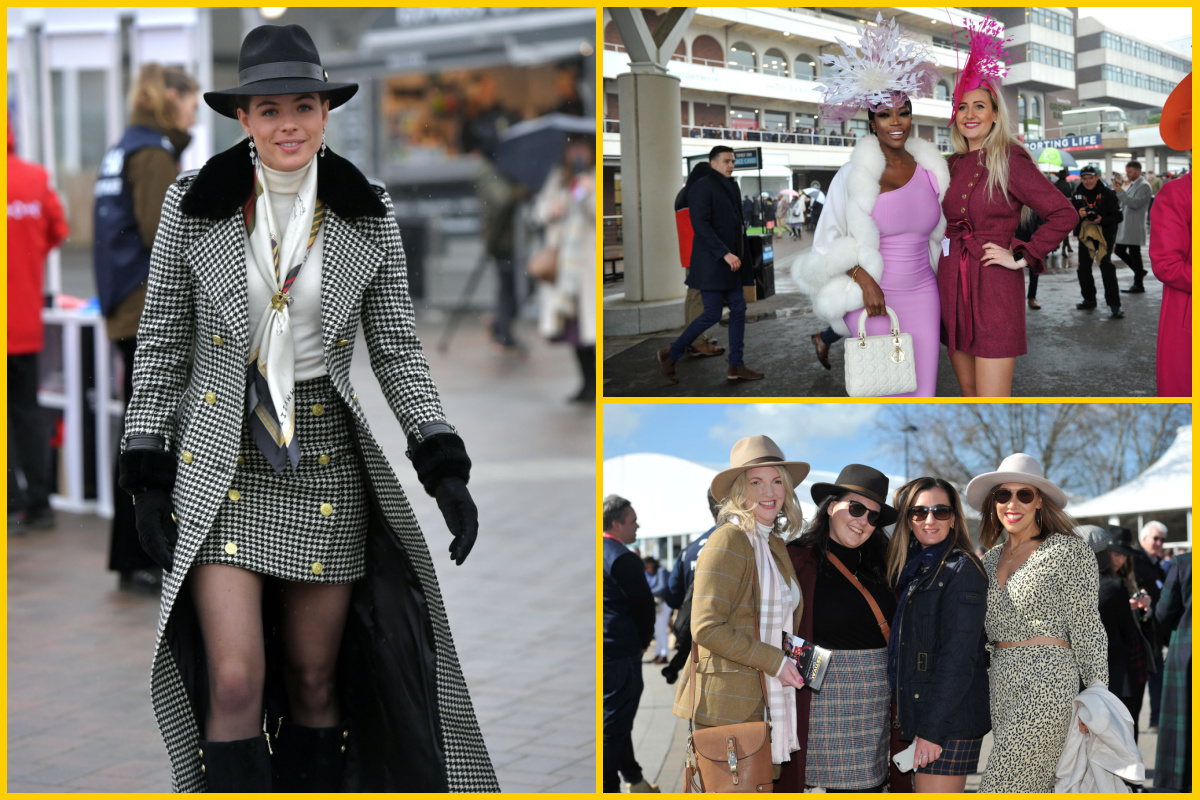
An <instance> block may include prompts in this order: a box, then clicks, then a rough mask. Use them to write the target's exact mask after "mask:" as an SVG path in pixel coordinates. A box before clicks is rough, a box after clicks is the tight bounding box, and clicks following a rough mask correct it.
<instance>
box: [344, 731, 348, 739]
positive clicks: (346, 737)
mask: <svg viewBox="0 0 1200 800" xmlns="http://www.w3.org/2000/svg"><path fill="white" fill-rule="evenodd" d="M342 738H343V739H349V738H350V731H342Z"/></svg>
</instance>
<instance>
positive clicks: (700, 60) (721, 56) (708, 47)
mask: <svg viewBox="0 0 1200 800" xmlns="http://www.w3.org/2000/svg"><path fill="white" fill-rule="evenodd" d="M692 61H693V62H695V63H697V64H704V65H706V66H709V67H723V66H725V51H724V50H723V49H722V48H721V45H720V43H719V42H718V41H717V40H716V39H714V38H713V37H711V36H708V35H704V36H697V37H696V38H695V39H694V40H692Z"/></svg>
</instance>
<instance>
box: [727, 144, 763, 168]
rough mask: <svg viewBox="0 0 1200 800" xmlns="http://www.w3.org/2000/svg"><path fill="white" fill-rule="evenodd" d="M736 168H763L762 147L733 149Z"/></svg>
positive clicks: (734, 166)
mask: <svg viewBox="0 0 1200 800" xmlns="http://www.w3.org/2000/svg"><path fill="white" fill-rule="evenodd" d="M733 168H734V169H762V148H761V147H748V148H746V149H745V150H734V151H733Z"/></svg>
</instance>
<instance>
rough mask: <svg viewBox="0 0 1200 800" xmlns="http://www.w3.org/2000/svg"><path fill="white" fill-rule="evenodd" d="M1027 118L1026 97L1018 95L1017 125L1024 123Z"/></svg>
mask: <svg viewBox="0 0 1200 800" xmlns="http://www.w3.org/2000/svg"><path fill="white" fill-rule="evenodd" d="M1026 117H1028V114H1026V113H1025V95H1023V94H1019V95H1017V123H1018V124H1020V123H1022V122H1024V121H1025V119H1026Z"/></svg>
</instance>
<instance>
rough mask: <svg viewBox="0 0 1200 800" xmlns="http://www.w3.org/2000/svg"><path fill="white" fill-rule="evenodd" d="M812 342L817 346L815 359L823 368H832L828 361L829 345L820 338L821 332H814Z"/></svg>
mask: <svg viewBox="0 0 1200 800" xmlns="http://www.w3.org/2000/svg"><path fill="white" fill-rule="evenodd" d="M812 342H813V346H815V347H816V348H817V361H820V362H821V366H822V367H824V368H825V369H833V365H832V364H830V363H829V345H827V344H825V342H824V340H822V339H821V334H819V333H814V334H813V335H812Z"/></svg>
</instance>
